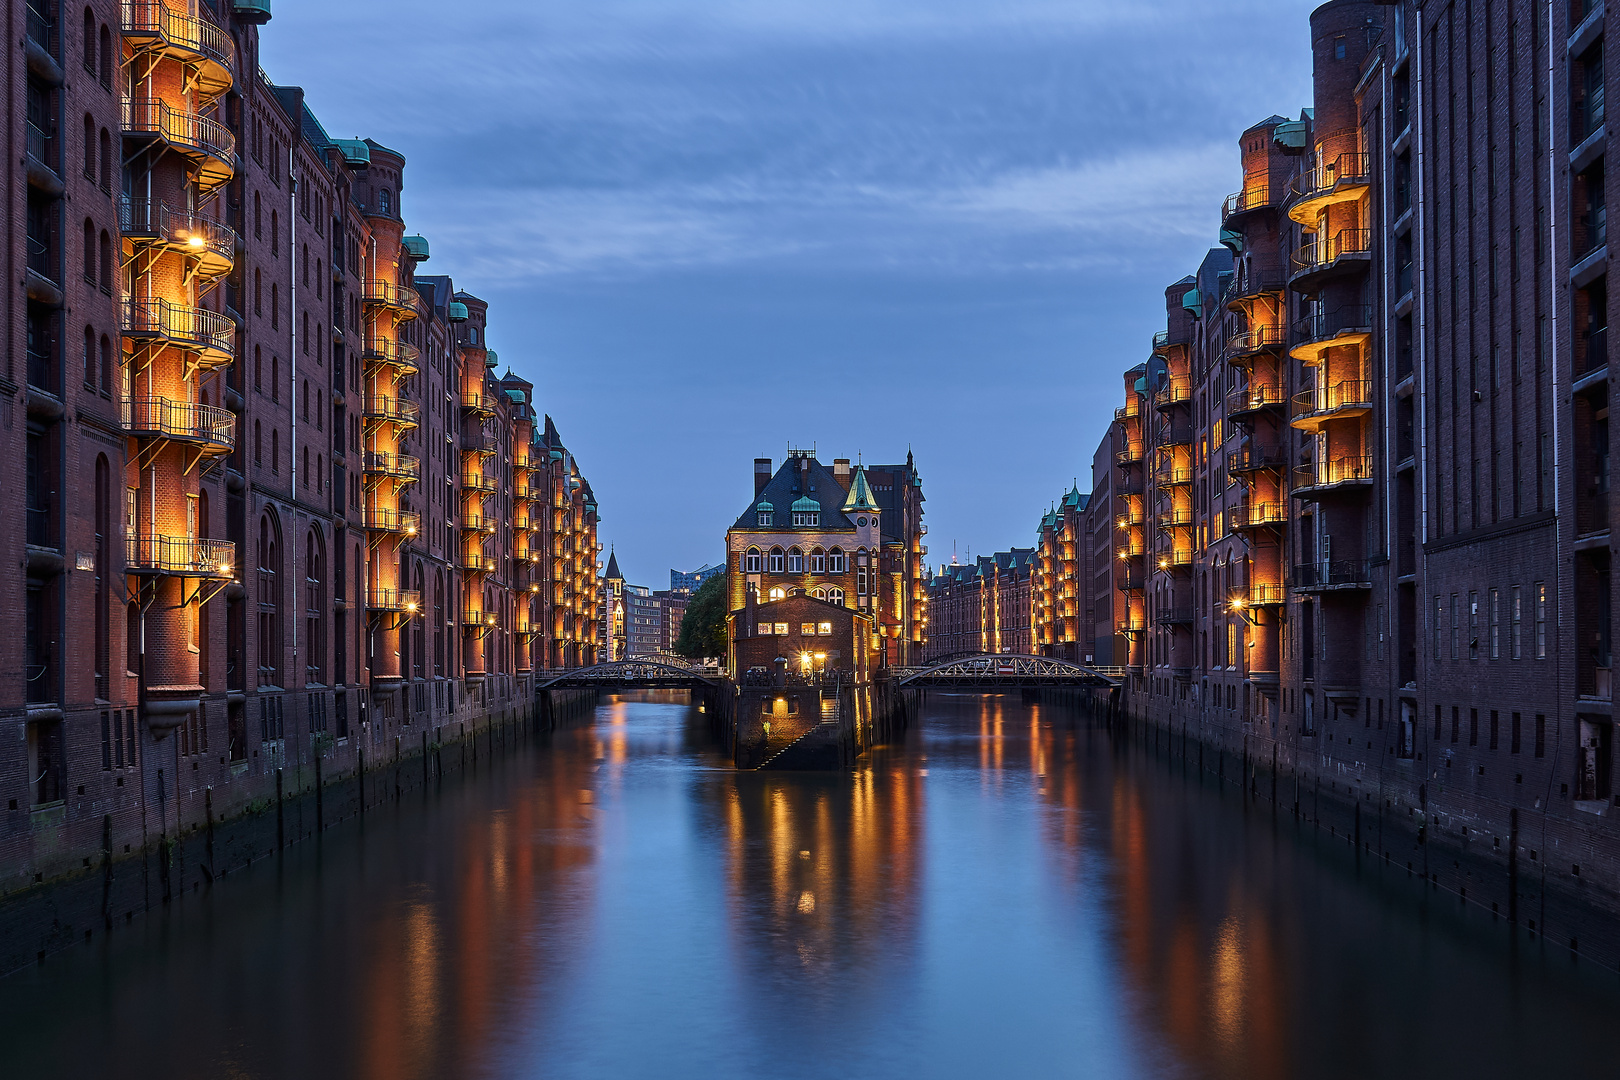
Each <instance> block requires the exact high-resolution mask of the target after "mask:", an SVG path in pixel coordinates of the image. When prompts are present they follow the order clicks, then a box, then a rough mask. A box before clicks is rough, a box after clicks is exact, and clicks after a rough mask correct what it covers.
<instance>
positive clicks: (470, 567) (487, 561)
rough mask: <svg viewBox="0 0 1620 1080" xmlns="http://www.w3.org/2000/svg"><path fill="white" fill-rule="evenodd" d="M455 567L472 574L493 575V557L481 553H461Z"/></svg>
mask: <svg viewBox="0 0 1620 1080" xmlns="http://www.w3.org/2000/svg"><path fill="white" fill-rule="evenodd" d="M457 565H459V566H460V567H461V568H462V569H463V570H467V571H469V572H471V573H474V574H493V573H494V572H495V557H494V556H493V555H485V554H484V553H483V552H482V551H463V552H462V553H461V557H460V560H459V562H458V563H457Z"/></svg>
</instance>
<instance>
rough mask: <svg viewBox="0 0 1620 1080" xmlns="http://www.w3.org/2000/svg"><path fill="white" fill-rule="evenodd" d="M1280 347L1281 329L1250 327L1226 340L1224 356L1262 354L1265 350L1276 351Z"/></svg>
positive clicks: (1274, 327) (1277, 327)
mask: <svg viewBox="0 0 1620 1080" xmlns="http://www.w3.org/2000/svg"><path fill="white" fill-rule="evenodd" d="M1282 345H1283V328H1282V327H1280V326H1252V327H1250V328H1249V329H1247V330H1245V331H1243V332H1242V333H1238V334H1233V335H1232V336H1231V337H1229V338H1227V339H1226V355H1228V356H1248V355H1250V354H1252V353H1257V352H1263V351H1264V350H1266V349H1278V348H1281V347H1282Z"/></svg>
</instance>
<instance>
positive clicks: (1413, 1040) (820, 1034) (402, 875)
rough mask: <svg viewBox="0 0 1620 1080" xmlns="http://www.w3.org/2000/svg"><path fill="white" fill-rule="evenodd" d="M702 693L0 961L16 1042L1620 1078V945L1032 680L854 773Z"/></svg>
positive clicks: (944, 713) (988, 1068)
mask: <svg viewBox="0 0 1620 1080" xmlns="http://www.w3.org/2000/svg"><path fill="white" fill-rule="evenodd" d="M705 732H706V729H705V727H704V725H703V723H702V720H701V718H700V717H697V716H695V714H693V713H692V711H691V710H690V709H689V708H688V707H687V706H686V705H685V703H684V701H682V700H680V699H663V700H660V699H658V698H655V697H648V698H642V699H631V700H609V701H606V702H604V704H603V705H602V706H601V707H600V708H599V710H598V712H597V717H596V722H595V724H594V725H593V726H592V727H590V728H587V729H582V730H578V731H571V732H565V733H561V734H559V735H556V736H554V737H553V738H552V740H551V741H550V743H549V745H540V746H534V747H532V748H528V747H526V748H524V749H523V750H521V751H519V752H517V753H516V754H514V755H513V756H512V757H510V758H507V759H505V760H504V761H499V762H497V763H495V764H494V765H493V766H490V765H489V764H488V763H487V762H486V763H485V767H484V771H483V772H482V773H481V774H479V775H477V776H475V777H474V778H472V779H471V780H470V781H469V782H465V783H462V782H451V783H448V784H447V785H446V786H445V787H443V788H442V789H440V790H437V791H433V790H430V791H429V792H428V794H427V795H426V796H425V797H422V796H418V797H415V798H412V797H410V796H407V798H406V800H405V801H404V802H403V803H401V804H399V805H397V806H396V807H393V808H390V809H386V810H382V811H373V812H371V813H370V814H369V815H368V816H367V817H366V818H365V819H364V821H363V822H353V821H351V822H347V823H345V824H343V825H341V826H339V827H337V828H335V829H333V830H331V831H330V832H328V833H327V834H326V835H325V836H323V837H322V838H320V839H319V840H316V841H310V842H307V843H304V844H301V845H298V846H297V847H296V848H293V849H289V851H288V853H287V854H286V855H285V856H283V857H282V858H281V859H279V860H273V861H267V862H264V863H261V864H260V865H259V866H256V867H254V868H252V869H251V870H249V871H246V872H244V873H241V874H234V875H232V876H231V878H230V879H229V880H227V881H225V882H223V883H221V884H220V885H218V886H216V887H215V889H214V891H213V893H212V894H211V895H210V894H208V893H200V894H196V895H189V896H186V897H185V898H183V899H182V900H179V901H177V902H176V903H175V904H174V905H173V906H172V907H171V909H170V910H168V911H167V912H164V913H162V914H160V915H155V916H152V917H150V918H148V919H146V920H144V921H139V920H138V921H137V923H136V924H135V925H134V926H133V927H132V928H130V929H126V930H121V931H119V932H117V933H115V934H113V935H112V936H111V937H110V938H109V939H108V940H107V942H105V943H102V944H97V945H93V946H87V947H83V948H79V949H75V950H70V951H68V952H66V953H63V954H60V955H57V956H53V957H51V958H49V960H48V961H47V962H46V963H45V964H43V965H42V966H41V967H39V968H38V969H37V970H33V971H29V972H24V973H21V974H19V975H16V976H13V977H11V978H8V979H5V980H0V1075H4V1076H7V1077H40V1078H50V1077H91V1076H117V1077H120V1078H145V1077H163V1078H164V1080H177V1078H178V1080H189V1078H193V1077H195V1078H204V1077H207V1078H216V1077H220V1078H257V1077H300V1078H314V1077H360V1078H376V1080H397V1078H416V1077H421V1078H428V1077H433V1078H440V1077H547V1078H550V1077H592V1078H595V1077H607V1078H618V1077H658V1078H681V1077H705V1078H710V1077H714V1078H732V1077H737V1078H742V1077H749V1078H753V1077H773V1078H775V1077H782V1078H792V1077H838V1078H841V1080H842V1078H860V1077H885V1078H889V1077H918V1078H937V1077H974V1078H979V1077H985V1078H993V1077H1067V1076H1074V1077H1087V1078H1111V1077H1133V1078H1134V1077H1177V1078H1181V1077H1186V1078H1203V1077H1211V1078H1227V1077H1231V1078H1239V1077H1241V1078H1245V1080H1248V1078H1258V1080H1265V1078H1281V1077H1308V1078H1337V1077H1344V1078H1357V1080H1360V1078H1368V1077H1378V1078H1384V1077H1425V1078H1431V1080H1432V1078H1437V1077H1470V1078H1480V1077H1541V1076H1581V1075H1585V1076H1612V1075H1614V1069H1615V1066H1614V1060H1615V1059H1614V1057H1613V1047H1612V1039H1611V1038H1610V1037H1609V1035H1608V1032H1609V1030H1610V1027H1611V1024H1612V1023H1613V1017H1614V1016H1615V1015H1616V1009H1617V1006H1620V976H1616V975H1614V974H1613V973H1607V972H1601V971H1597V970H1594V969H1591V968H1590V966H1586V967H1583V966H1581V965H1578V964H1576V963H1575V962H1574V961H1572V960H1571V959H1570V958H1569V956H1568V954H1567V953H1565V952H1563V951H1561V950H1551V949H1549V950H1546V951H1543V949H1542V946H1541V944H1540V943H1539V942H1537V941H1534V940H1533V939H1529V938H1521V939H1520V940H1519V941H1518V942H1517V943H1515V942H1514V940H1513V938H1512V936H1511V935H1510V934H1508V933H1507V932H1506V930H1505V929H1504V928H1503V927H1502V926H1501V924H1493V923H1492V921H1491V918H1490V916H1489V915H1488V914H1486V915H1481V914H1479V913H1477V912H1464V911H1460V910H1459V909H1458V907H1457V904H1456V901H1455V899H1454V898H1450V897H1448V896H1444V895H1442V894H1438V893H1433V892H1429V891H1426V890H1425V889H1424V887H1423V886H1422V885H1421V884H1419V883H1417V882H1415V881H1413V880H1411V879H1409V878H1408V876H1407V874H1406V871H1405V870H1404V868H1401V869H1398V870H1397V869H1392V868H1388V867H1385V866H1383V865H1382V864H1381V863H1379V862H1377V861H1373V860H1370V859H1369V860H1367V861H1364V862H1361V863H1358V862H1357V859H1356V857H1355V855H1354V854H1353V853H1351V852H1350V851H1348V850H1347V848H1346V845H1345V844H1344V842H1343V840H1342V839H1337V838H1333V837H1328V836H1323V835H1318V834H1317V832H1316V831H1315V830H1314V829H1312V828H1311V827H1310V826H1308V825H1301V824H1299V823H1297V822H1296V821H1295V820H1294V819H1293V818H1292V817H1291V816H1287V815H1283V816H1280V817H1279V816H1277V815H1274V814H1273V813H1272V812H1271V811H1270V809H1269V808H1266V807H1264V805H1263V804H1251V803H1248V802H1247V801H1246V800H1245V799H1244V798H1243V797H1242V796H1241V794H1239V793H1238V792H1237V791H1235V790H1233V789H1231V788H1225V789H1223V788H1221V787H1220V786H1219V785H1217V784H1214V783H1213V782H1210V781H1206V780H1204V779H1201V778H1200V777H1198V776H1197V775H1196V774H1190V773H1188V772H1187V771H1185V769H1184V767H1183V765H1182V764H1181V763H1180V762H1179V761H1166V760H1164V759H1163V758H1159V757H1155V756H1153V755H1152V754H1150V753H1147V752H1143V751H1139V750H1134V749H1129V748H1124V747H1121V746H1119V745H1117V744H1116V743H1115V742H1113V741H1112V740H1111V739H1110V736H1109V735H1108V733H1107V732H1106V731H1105V730H1102V729H1101V728H1099V727H1097V726H1096V725H1094V724H1091V723H1088V721H1087V719H1086V718H1085V717H1084V716H1079V715H1076V714H1074V713H1072V712H1069V711H1065V710H1059V709H1055V708H1051V707H1044V706H1033V705H1027V704H1023V703H1021V702H1020V700H1019V699H1018V698H1017V697H1016V696H1015V697H977V696H948V695H946V696H933V697H930V698H928V699H926V700H925V702H924V706H923V709H922V716H921V719H920V722H919V723H918V724H917V726H916V727H915V728H914V729H913V730H912V732H911V733H910V735H909V737H908V739H907V741H906V743H905V744H904V745H903V746H897V747H893V748H887V749H882V750H879V751H878V752H876V753H874V754H873V756H872V760H871V761H870V763H869V764H866V765H864V766H863V767H862V768H861V769H860V770H858V771H857V773H856V774H855V775H854V776H853V777H850V776H837V777H834V776H824V775H817V774H794V773H775V774H771V773H766V774H759V773H744V774H738V773H736V772H734V771H732V770H731V769H730V768H729V767H727V765H726V763H725V762H724V760H723V759H722V758H721V757H720V756H719V755H718V754H717V753H716V752H715V751H714V749H713V747H712V746H711V745H710V744H709V743H708V741H707V738H706V734H705Z"/></svg>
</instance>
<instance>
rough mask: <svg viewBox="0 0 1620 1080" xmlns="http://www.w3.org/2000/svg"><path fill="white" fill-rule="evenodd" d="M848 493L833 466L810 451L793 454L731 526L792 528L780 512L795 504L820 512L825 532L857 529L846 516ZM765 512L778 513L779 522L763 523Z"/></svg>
mask: <svg viewBox="0 0 1620 1080" xmlns="http://www.w3.org/2000/svg"><path fill="white" fill-rule="evenodd" d="M806 462H808V463H809V467H808V468H804V465H805V463H806ZM844 496H845V492H844V485H843V484H840V483H839V482H838V478H837V477H836V476H834V475H833V474H832V470H831V469H829V468H827V466H825V465H823V464H822V463H821V462H819V461H817V460H816V459H815V458H813V457H811V456H810V455H808V454H792V455H789V457H788V459H787V460H786V461H784V462H782V465H781V467H780V468H778V469H777V470H776V475H775V476H773V477H771V480H770V483H768V484H766V485H765V490H764V491H761V492H760V493H759V494H758V495H756V496H754V498H753V501H751V502H750V503H749V504H748V508H747V509H746V510H744V511H743V512H742V513H741V514H740V515H739V516H738V517H737V521H736V523H735V524H733V525H732V526H731V527H732V528H733V529H737V530H739V531H743V532H754V531H756V530H758V529H760V528H767V529H770V528H775V529H781V530H783V531H784V532H787V531H791V528H792V519H791V518H789V517H787V515H786V514H784V513H779V512H778V511H777V508H778V507H783V508H786V507H790V506H791V507H792V508H793V509H794V510H796V511H799V512H800V513H804V512H806V511H808V512H811V513H816V512H819V513H820V514H821V524H820V525H819V526H817V528H818V529H820V530H821V531H823V532H841V531H848V532H854V531H855V523H854V522H852V521H850V520H849V518H847V517H845V516H844V512H843V504H844ZM761 512H768V513H773V514H775V515H776V520H775V522H774V523H773V524H771V525H765V526H761V525H760V524H759V523H758V518H757V517H756V515H757V514H758V513H761Z"/></svg>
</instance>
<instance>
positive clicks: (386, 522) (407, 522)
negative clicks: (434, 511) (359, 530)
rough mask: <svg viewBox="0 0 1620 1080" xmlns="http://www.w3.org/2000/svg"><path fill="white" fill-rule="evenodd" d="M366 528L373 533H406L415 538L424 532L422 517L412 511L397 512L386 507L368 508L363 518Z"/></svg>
mask: <svg viewBox="0 0 1620 1080" xmlns="http://www.w3.org/2000/svg"><path fill="white" fill-rule="evenodd" d="M361 520H362V521H363V523H364V524H365V527H366V528H367V529H369V530H371V531H372V532H387V533H404V534H405V535H406V536H415V535H417V534H418V533H419V532H421V530H422V515H421V514H418V513H416V512H415V511H412V510H395V509H393V508H392V507H386V506H368V507H366V509H365V513H364V514H363V516H362V519H361Z"/></svg>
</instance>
